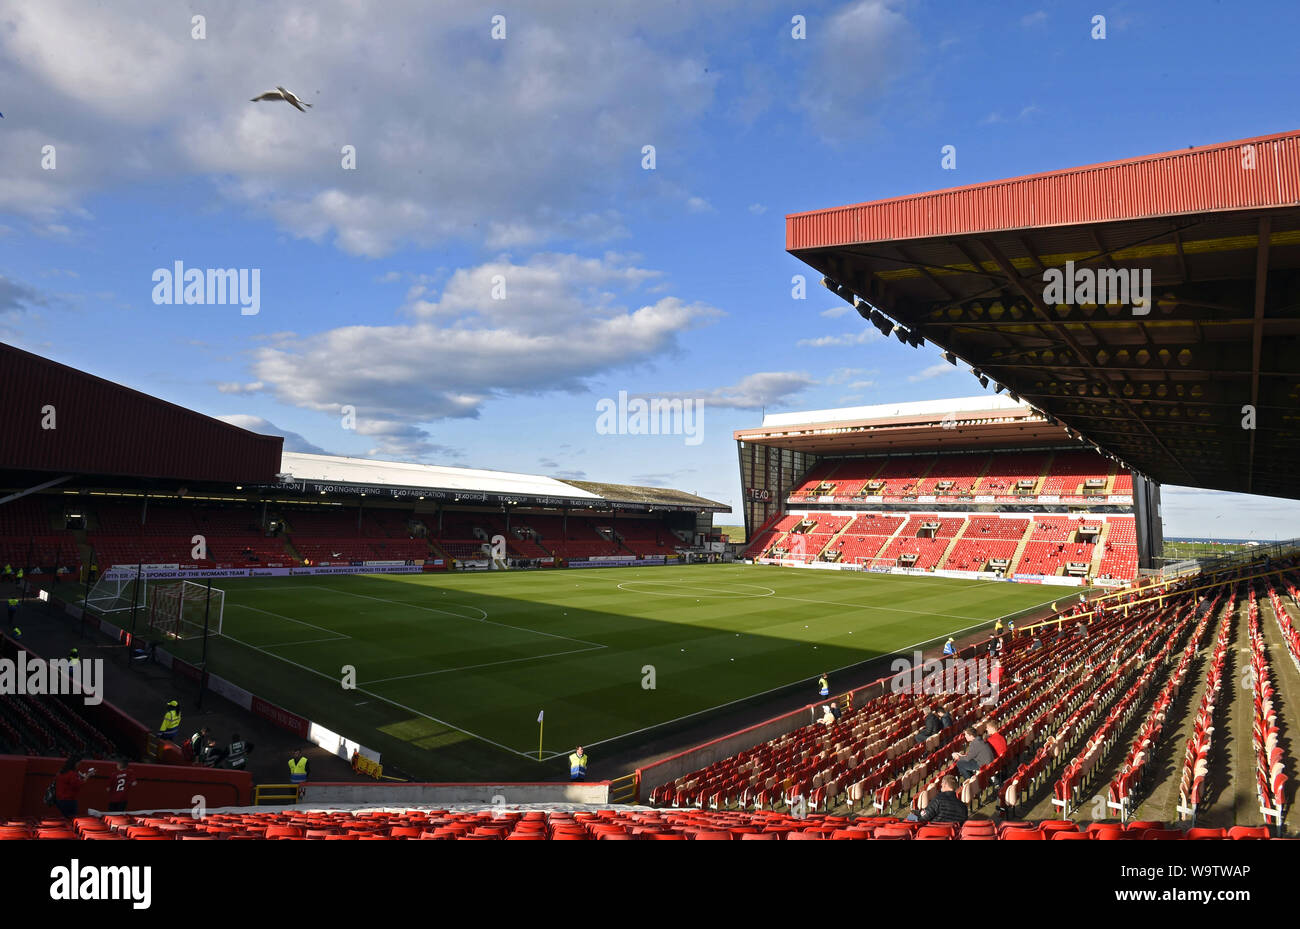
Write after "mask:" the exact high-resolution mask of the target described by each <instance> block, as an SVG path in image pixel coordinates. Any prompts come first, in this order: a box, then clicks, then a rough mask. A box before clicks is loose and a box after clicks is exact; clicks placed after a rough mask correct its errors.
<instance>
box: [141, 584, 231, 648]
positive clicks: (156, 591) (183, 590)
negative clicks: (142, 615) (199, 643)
mask: <svg viewBox="0 0 1300 929" xmlns="http://www.w3.org/2000/svg"><path fill="white" fill-rule="evenodd" d="M209 590H211V601H210V602H209V598H208V592H209ZM225 603H226V592H225V591H224V590H221V589H219V588H216V587H212V588H209V587H208V586H207V585H206V584H198V583H195V582H194V581H171V582H156V583H154V584H152V585H150V587H149V590H148V610H147V618H148V626H149V628H150V629H152V630H154V631H156V632H159V633H161V634H162V635H164V636H167V637H168V638H172V639H182V640H184V639H199V638H202V637H203V629H204V623H205V618H206V625H207V630H208V635H221V619H222V615H223V613H224V611H225Z"/></svg>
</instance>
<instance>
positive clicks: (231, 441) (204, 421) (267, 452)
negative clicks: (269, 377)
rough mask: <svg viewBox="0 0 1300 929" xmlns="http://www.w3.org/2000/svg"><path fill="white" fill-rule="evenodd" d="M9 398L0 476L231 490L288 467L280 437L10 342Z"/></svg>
mask: <svg viewBox="0 0 1300 929" xmlns="http://www.w3.org/2000/svg"><path fill="white" fill-rule="evenodd" d="M0 397H3V398H4V402H3V403H2V404H0V469H11V470H15V471H53V472H57V473H63V474H94V475H112V476H123V477H137V478H157V479H168V480H178V481H213V482H219V483H231V484H235V483H249V484H252V483H268V484H269V483H274V481H275V475H276V473H277V472H279V470H280V452H281V446H282V445H283V444H284V439H283V438H282V437H280V436H268V435H258V434H257V433H255V432H249V431H248V430H246V429H240V428H238V427H237V426H232V425H230V424H228V423H223V422H222V421H221V420H218V419H212V418H211V417H208V416H204V415H203V414H201V413H195V412H193V411H192V410H187V409H185V408H184V407H180V406H177V405H176V404H174V403H168V402H167V401H166V400H159V399H158V398H157V397H151V396H149V395H148V394H143V393H140V392H139V391H137V390H132V389H131V388H129V387H123V386H122V385H120V384H114V383H113V382H112V381H106V380H104V379H103V378H99V377H95V376H94V375H92V374H87V373H85V372H84V371H78V370H77V369H75V368H70V367H68V366H67V365H61V364H59V363H58V362H55V361H51V360H49V359H48V358H42V357H40V356H39V355H33V354H31V353H29V352H24V351H22V350H20V349H17V348H14V347H13V346H10V345H5V344H3V343H0ZM46 408H52V411H53V418H52V420H51V419H50V417H49V416H48V415H47V413H45V412H43V411H45V410H46ZM51 424H52V425H53V427H54V428H45V427H46V426H48V425H51Z"/></svg>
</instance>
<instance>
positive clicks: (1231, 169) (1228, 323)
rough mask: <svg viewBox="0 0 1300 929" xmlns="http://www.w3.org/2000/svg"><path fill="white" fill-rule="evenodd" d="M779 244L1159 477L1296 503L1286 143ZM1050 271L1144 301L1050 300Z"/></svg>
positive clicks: (892, 205) (1299, 276) (883, 325)
mask: <svg viewBox="0 0 1300 929" xmlns="http://www.w3.org/2000/svg"><path fill="white" fill-rule="evenodd" d="M786 247H787V249H788V250H789V251H790V253H791V254H793V255H795V256H796V257H798V258H800V259H802V260H803V261H805V262H807V263H808V264H809V265H811V266H812V267H814V268H816V269H817V270H818V271H820V272H821V273H822V274H823V275H825V277H826V281H824V283H826V284H827V286H830V287H831V288H832V290H834V291H835V292H836V293H838V294H839V295H840V296H841V297H843V298H845V299H846V300H848V301H849V302H851V303H855V304H856V305H857V306H858V310H859V312H860V313H863V314H864V315H865V316H867V317H868V318H869V319H870V322H871V323H873V324H875V325H876V326H877V328H879V329H881V331H882V332H889V331H890V330H893V329H894V326H895V323H897V324H898V325H899V326H900V327H901V328H899V329H896V330H895V331H894V332H893V334H895V335H898V336H900V337H901V338H900V341H908V340H910V341H911V343H912V344H919V343H920V341H921V339H925V340H929V341H931V342H934V343H935V344H937V345H939V346H940V347H942V348H944V349H946V350H948V351H949V352H952V353H953V354H954V355H955V356H956V357H957V358H960V359H961V360H963V361H965V362H967V363H968V364H969V365H971V366H972V367H973V368H974V369H976V370H977V371H979V372H981V373H982V374H983V375H985V376H987V377H988V378H990V379H991V380H992V381H995V382H997V383H999V384H1001V385H1004V386H1005V387H1007V388H1008V389H1009V391H1014V392H1015V393H1016V394H1017V395H1018V396H1019V397H1020V398H1023V399H1024V400H1025V401H1027V402H1028V403H1030V404H1032V405H1033V406H1034V407H1036V408H1038V409H1039V410H1042V411H1044V412H1045V413H1047V414H1050V415H1051V416H1053V417H1056V418H1057V419H1059V420H1060V421H1061V422H1063V423H1064V424H1065V425H1066V426H1068V427H1070V428H1072V429H1073V430H1075V431H1076V432H1077V433H1079V434H1081V435H1082V436H1084V437H1085V438H1086V439H1088V440H1091V441H1093V442H1095V443H1096V444H1098V445H1099V446H1100V447H1101V448H1103V449H1105V450H1106V451H1109V452H1111V453H1113V454H1115V455H1116V456H1118V457H1119V458H1121V459H1122V460H1123V461H1125V462H1126V463H1127V464H1129V465H1130V466H1132V467H1134V468H1135V469H1137V470H1138V471H1141V472H1143V473H1145V474H1147V475H1149V476H1150V477H1151V478H1153V479H1155V480H1157V481H1159V482H1162V483H1173V484H1184V485H1189V486H1194V487H1207V488H1213V489H1218V490H1233V491H1246V492H1251V493H1260V494H1271V495H1276V496H1283V497H1300V482H1297V481H1296V480H1295V479H1294V472H1295V470H1296V461H1297V456H1298V455H1300V132H1289V133H1282V134H1278V135H1271V136H1261V137H1258V138H1253V139H1245V140H1241V141H1237V142H1228V143H1223V144H1219V145H1211V146H1204V147H1201V148H1189V149H1186V150H1182V151H1175V152H1167V153H1163V154H1158V155H1149V156H1144V157H1141V158H1134V159H1130V160H1126V161H1115V162H1109V163H1107V164H1100V165H1090V166H1087V167H1081V168H1072V169H1069V170H1064V171H1059V172H1053V173H1047V174H1038V175H1033V176H1029V177H1023V178H1014V179H1010V180H1001V181H994V182H990V183H985V184H976V185H973V186H970V187H959V188H952V189H949V190H941V191H935V192H931V193H924V194H918V195H914V196H907V197H898V198H894V199H889V200H881V201H877V202H874V203H863V204H858V205H855V206H847V207H837V208H835V209H828V210H819V211H815V212H809V213H798V214H793V215H790V216H787V217H786ZM1067 262H1073V268H1072V269H1071V270H1072V271H1073V273H1074V275H1075V277H1076V279H1077V280H1082V278H1081V277H1080V272H1081V271H1087V272H1093V273H1092V274H1091V280H1093V281H1094V282H1095V281H1098V280H1106V279H1109V281H1110V283H1111V284H1112V285H1115V284H1118V283H1119V281H1120V276H1119V275H1120V272H1126V273H1127V272H1137V273H1138V274H1139V275H1141V274H1143V273H1144V272H1149V273H1150V278H1149V280H1150V289H1151V294H1150V297H1151V301H1150V303H1148V304H1147V305H1146V306H1145V308H1144V307H1143V306H1142V305H1141V301H1139V300H1135V299H1133V298H1132V295H1131V294H1125V293H1119V294H1116V293H1111V294H1109V295H1108V297H1109V299H1097V298H1096V295H1095V294H1094V295H1092V296H1091V297H1090V296H1088V295H1087V294H1074V293H1072V292H1070V291H1066V293H1065V294H1064V295H1061V294H1056V293H1053V291H1052V290H1050V289H1049V288H1048V286H1047V285H1048V283H1049V275H1048V272H1049V271H1052V273H1053V274H1054V275H1056V276H1058V277H1059V276H1060V275H1061V274H1062V273H1063V272H1064V271H1065V270H1066V269H1067V268H1069V266H1068V265H1067ZM1058 269H1059V270H1058ZM1130 280H1132V281H1133V282H1135V283H1139V284H1141V282H1142V278H1141V276H1139V277H1137V278H1136V279H1130ZM1135 304H1136V305H1135ZM1143 309H1145V310H1146V312H1145V313H1143V312H1142V310H1143ZM1249 408H1253V414H1254V423H1253V424H1254V426H1255V428H1253V429H1252V428H1245V427H1247V426H1249V425H1250V424H1251V419H1250V415H1251V412H1252V410H1251V409H1249Z"/></svg>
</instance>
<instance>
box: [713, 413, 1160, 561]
mask: <svg viewBox="0 0 1300 929" xmlns="http://www.w3.org/2000/svg"><path fill="white" fill-rule="evenodd" d="M735 438H736V442H737V453H738V456H739V463H740V479H741V486H742V493H743V499H744V513H745V525H746V530H747V532H748V538H749V539H750V540H751V542H750V544H749V546H748V548H747V549H746V555H747V557H749V558H752V559H754V560H757V561H760V562H764V563H777V564H786V565H794V566H805V567H818V568H828V569H829V568H838V569H841V570H860V571H892V572H895V573H932V574H938V575H940V576H952V577H972V578H983V579H989V580H994V579H996V580H1017V581H1024V582H1032V583H1045V584H1062V585H1077V584H1098V585H1101V586H1120V585H1123V584H1127V583H1128V582H1129V581H1131V580H1133V578H1134V577H1135V576H1136V575H1137V573H1138V570H1139V568H1140V567H1145V568H1150V567H1151V566H1152V563H1153V559H1154V558H1155V557H1157V556H1158V555H1159V554H1160V551H1161V548H1162V546H1163V538H1162V531H1161V520H1160V488H1159V485H1158V484H1156V483H1154V482H1152V481H1150V480H1148V479H1147V478H1146V477H1144V476H1143V475H1141V474H1139V473H1136V472H1134V471H1131V470H1130V469H1128V468H1126V467H1124V466H1123V464H1122V463H1121V462H1119V461H1118V460H1117V459H1116V458H1115V457H1114V456H1111V455H1107V454H1105V453H1101V452H1099V451H1097V450H1095V449H1093V448H1092V447H1091V446H1084V445H1082V444H1081V443H1080V441H1078V440H1077V439H1074V438H1072V437H1071V436H1070V435H1069V433H1067V431H1066V430H1065V429H1064V427H1062V426H1061V425H1060V424H1059V423H1054V422H1052V421H1050V420H1049V419H1048V417H1046V416H1045V415H1043V414H1041V413H1038V412H1037V411H1035V410H1034V409H1033V408H1031V407H1030V406H1028V405H1027V404H1024V403H1021V402H1019V401H1018V400H1016V399H1012V398H1010V397H1004V396H1001V395H994V396H984V397H967V398H959V399H953V400H935V401H919V402H909V403H897V404H886V405H878V406H863V407H852V408H845V409H834V410H816V411H810V412H805V413H781V414H773V415H768V416H766V417H764V420H763V424H762V426H760V427H758V428H756V429H743V430H738V431H737V432H736V433H735Z"/></svg>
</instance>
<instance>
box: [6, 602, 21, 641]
mask: <svg viewBox="0 0 1300 929" xmlns="http://www.w3.org/2000/svg"><path fill="white" fill-rule="evenodd" d="M18 604H19V600H18V598H17V597H10V598H9V602H8V603H7V604H6V605H7V606H8V608H9V609H8V612H9V625H10V627H12V628H13V631H14V638H16V639H21V638H22V637H23V631H22V630H21V629H19V628H18Z"/></svg>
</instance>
